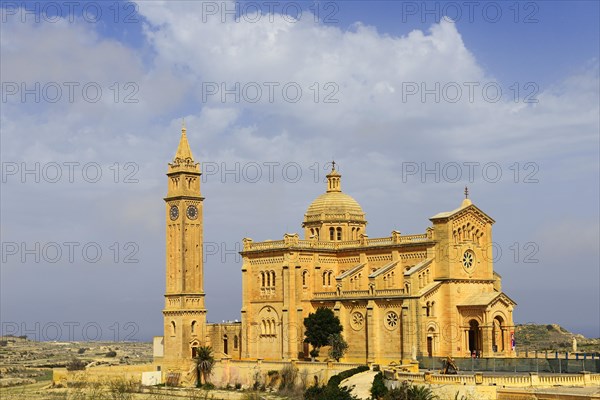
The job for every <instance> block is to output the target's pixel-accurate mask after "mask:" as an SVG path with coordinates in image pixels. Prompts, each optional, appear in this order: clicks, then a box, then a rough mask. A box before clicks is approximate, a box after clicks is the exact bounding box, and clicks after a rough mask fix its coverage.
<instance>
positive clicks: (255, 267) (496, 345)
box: [161, 128, 516, 364]
mask: <svg viewBox="0 0 600 400" xmlns="http://www.w3.org/2000/svg"><path fill="white" fill-rule="evenodd" d="M200 175H201V173H200V170H199V167H198V164H197V163H195V162H194V160H193V157H192V155H191V151H190V149H189V144H188V142H187V138H186V132H185V128H184V129H183V131H182V136H181V141H180V144H179V148H178V150H177V153H176V156H175V159H174V161H173V162H172V163H171V164H169V171H168V173H167V176H168V178H169V190H168V194H167V197H166V198H165V201H166V221H167V223H166V225H167V249H166V250H167V268H166V269H167V277H166V278H167V285H166V286H167V287H166V293H165V300H166V303H165V309H164V310H163V314H164V357H161V359H164V361H165V362H167V363H169V362H176V360H184V359H187V360H190V359H191V358H192V357H193V355H194V351H195V350H194V348H195V347H197V346H200V345H203V344H209V345H211V346H212V347H213V348H214V349H215V352H216V354H217V356H218V357H225V358H233V359H265V360H294V359H306V358H308V351H309V348H308V346H307V345H306V344H305V343H304V342H303V339H304V334H303V333H304V328H303V319H304V318H305V317H306V316H308V314H309V313H311V312H314V311H315V310H316V309H317V308H318V307H328V308H331V309H332V310H333V311H334V312H335V314H336V315H337V316H338V317H339V319H340V321H341V323H342V325H343V328H344V330H343V335H344V337H345V339H346V341H347V342H348V343H349V351H348V353H347V354H346V356H345V357H344V358H343V360H342V361H345V362H361V363H365V362H366V363H382V364H388V363H390V362H396V363H400V362H402V361H409V360H411V359H414V358H416V357H417V356H428V355H432V356H447V355H450V356H453V357H462V356H470V355H476V356H481V357H504V356H514V349H513V348H512V343H511V335H512V332H513V331H514V324H513V308H514V306H515V305H516V303H515V302H514V301H513V300H511V299H510V298H509V297H508V296H507V295H505V294H504V293H503V292H502V290H501V277H500V275H498V274H497V273H495V272H494V268H493V267H494V266H493V255H492V249H493V244H492V225H493V224H494V220H493V219H492V218H491V217H490V216H488V215H487V214H486V213H485V212H483V211H482V210H481V209H479V208H478V207H477V206H476V205H474V204H473V203H472V202H471V200H470V199H468V198H467V196H465V199H464V200H463V201H462V204H461V205H460V206H459V207H458V208H456V209H455V210H453V211H450V212H443V213H439V214H436V215H434V216H433V217H431V218H430V219H429V220H430V223H431V225H430V227H428V228H427V229H426V230H425V232H424V233H420V234H410V235H405V234H402V233H400V232H399V231H397V230H393V231H392V232H391V234H390V236H388V237H382V238H369V237H368V236H367V233H366V226H367V220H366V217H365V213H364V211H363V210H362V207H361V206H360V205H359V203H358V202H357V201H356V200H354V199H353V198H352V197H351V196H349V195H347V194H345V193H343V192H342V189H341V175H340V173H339V172H338V171H337V170H336V169H335V164H333V167H332V170H331V172H330V173H329V174H328V175H327V186H326V192H325V193H324V194H322V195H321V196H319V197H318V198H317V199H315V200H314V201H313V202H312V203H311V204H310V206H309V207H308V209H307V212H306V214H305V215H304V220H303V222H302V228H303V236H304V237H303V238H302V239H301V238H300V236H299V235H298V234H285V235H284V237H283V239H282V240H277V241H265V242H254V241H253V240H251V239H249V238H245V239H244V240H243V243H244V246H243V250H242V252H241V255H242V310H241V323H230V324H210V325H207V324H206V309H205V308H204V291H203V282H202V281H203V265H202V240H203V236H202V235H203V234H202V217H203V215H202V201H203V197H202V196H201V195H200V179H199V178H200ZM174 207H175V208H177V211H173V210H174ZM190 208H191V211H190ZM194 209H195V211H194ZM321 356H325V354H324V351H322V353H321Z"/></svg>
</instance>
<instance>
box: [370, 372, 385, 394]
mask: <svg viewBox="0 0 600 400" xmlns="http://www.w3.org/2000/svg"><path fill="white" fill-rule="evenodd" d="M387 392H388V389H387V387H385V383H383V374H382V373H381V372H379V373H377V375H375V379H373V384H372V385H371V398H373V399H382V398H383V396H385V395H386V393H387Z"/></svg>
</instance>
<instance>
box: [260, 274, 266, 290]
mask: <svg viewBox="0 0 600 400" xmlns="http://www.w3.org/2000/svg"><path fill="white" fill-rule="evenodd" d="M260 277H261V286H262V287H265V273H264V272H261V273H260Z"/></svg>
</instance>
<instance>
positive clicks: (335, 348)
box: [327, 333, 348, 362]
mask: <svg viewBox="0 0 600 400" xmlns="http://www.w3.org/2000/svg"><path fill="white" fill-rule="evenodd" d="M327 341H328V343H329V345H330V346H331V348H330V349H329V357H330V358H333V359H334V360H335V361H338V362H339V361H340V358H342V357H344V354H346V351H347V350H348V343H346V341H345V340H344V337H343V336H342V334H341V333H334V334H331V335H329V337H328V338H327Z"/></svg>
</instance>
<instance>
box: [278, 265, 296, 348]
mask: <svg viewBox="0 0 600 400" xmlns="http://www.w3.org/2000/svg"><path fill="white" fill-rule="evenodd" d="M292 271H293V270H292ZM281 273H282V275H283V277H282V278H283V279H282V285H283V287H282V288H281V291H282V296H283V307H282V309H281V312H282V315H281V329H280V332H279V333H280V336H281V337H280V339H279V343H280V352H281V358H282V359H289V358H290V356H289V341H288V340H287V339H288V337H289V335H288V334H287V332H285V331H286V329H287V328H288V327H289V326H290V315H289V310H290V306H291V304H290V303H291V302H293V301H294V299H293V298H292V296H293V294H294V293H293V291H292V290H291V288H292V281H293V272H291V273H290V267H289V265H284V266H283V267H282V270H281Z"/></svg>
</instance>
